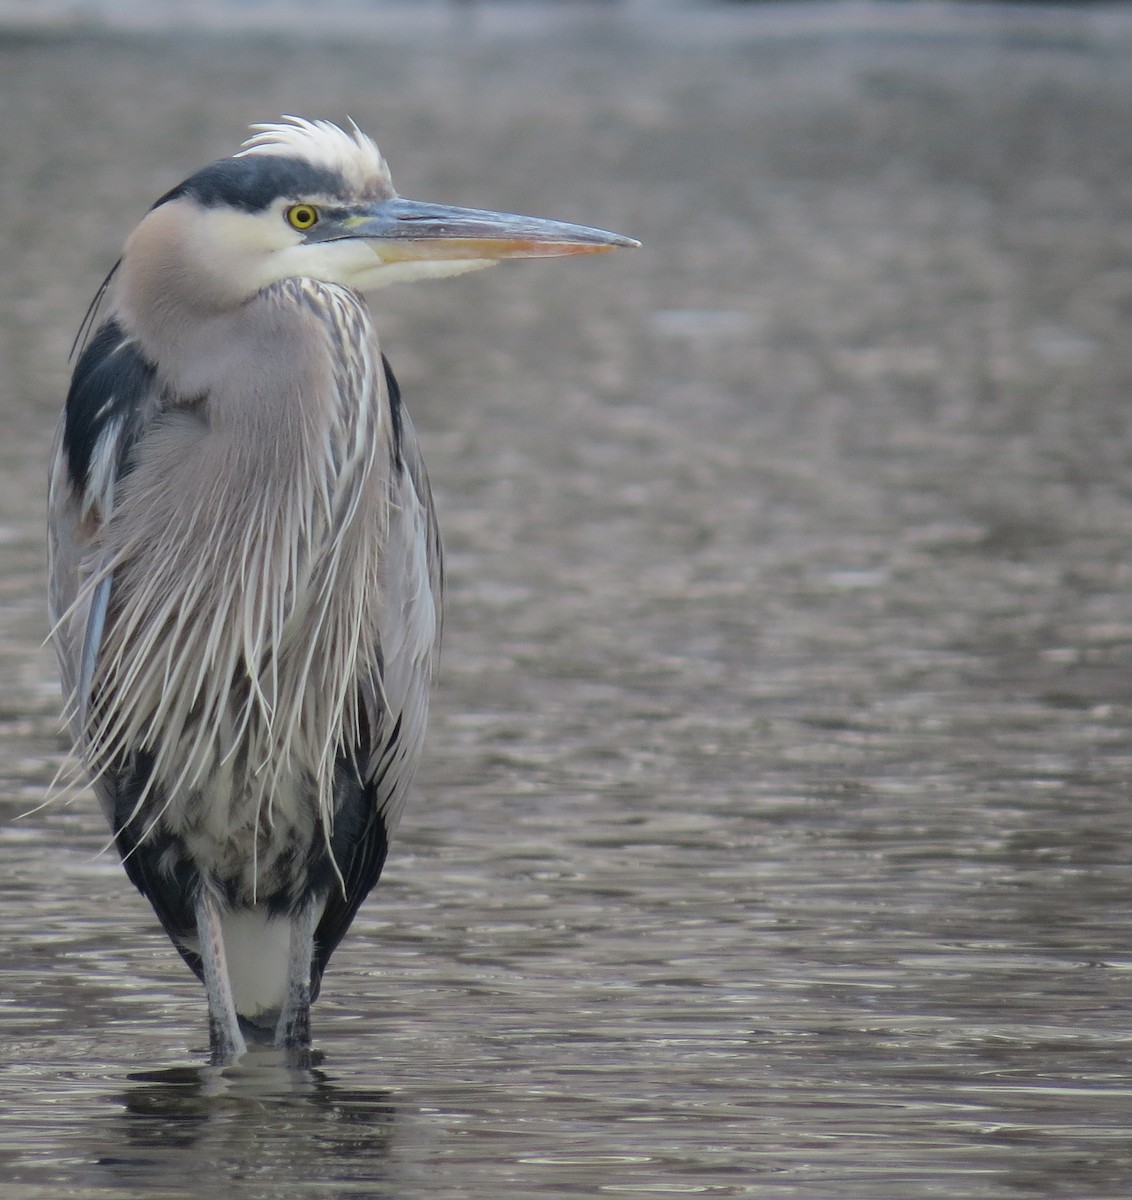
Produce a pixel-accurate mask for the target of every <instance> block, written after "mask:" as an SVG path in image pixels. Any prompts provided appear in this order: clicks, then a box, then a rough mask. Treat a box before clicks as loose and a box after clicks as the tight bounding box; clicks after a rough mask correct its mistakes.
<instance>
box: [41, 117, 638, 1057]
mask: <svg viewBox="0 0 1132 1200" xmlns="http://www.w3.org/2000/svg"><path fill="white" fill-rule="evenodd" d="M255 129H256V132H255V134H254V136H253V137H252V138H251V139H250V141H249V142H248V143H245V147H244V149H243V151H242V152H241V154H240V155H238V156H236V157H235V158H231V159H224V160H221V161H220V162H218V163H214V164H212V165H211V166H209V167H206V168H204V169H203V170H201V171H200V172H198V173H197V174H196V175H194V176H191V177H190V178H189V179H188V180H186V181H185V182H184V183H183V184H181V185H179V186H178V187H177V188H174V189H172V190H171V191H170V192H168V193H167V194H166V195H165V196H163V197H162V198H161V199H160V200H159V201H158V202H157V203H156V204H155V205H154V206H153V208H152V209H151V210H150V212H149V214H148V215H147V216H146V218H145V219H144V220H143V221H142V222H141V224H140V225H139V226H138V228H137V229H136V230H135V232H134V233H133V234H132V235H131V237H130V239H129V240H128V241H127V243H126V247H125V251H124V254H123V258H122V260H121V262H120V263H119V265H118V267H117V268H116V269H115V272H112V275H113V276H114V278H113V280H112V281H111V284H110V287H109V290H108V315H107V317H106V319H105V321H104V322H103V323H102V324H101V325H100V326H98V328H97V329H95V330H94V331H93V333H92V334H91V336H90V338H89V340H88V342H87V344H86V346H85V348H84V349H83V350H82V352H81V354H80V356H79V358H78V361H77V363H76V367H75V371H74V377H73V380H72V384H71V389H70V393H69V395H68V398H67V403H66V408H65V412H64V417H63V421H62V423H61V426H60V431H59V435H58V438H57V443H56V452H55V457H54V463H53V468H52V477H51V488H50V552H51V609H52V618H53V622H54V640H55V645H56V649H57V651H58V655H59V660H60V664H61V670H62V675H63V681H64V687H65V689H66V691H67V692H68V694H69V707H68V719H69V724H70V728H71V732H72V735H73V737H74V740H75V744H76V748H77V750H78V752H79V754H80V756H81V758H82V760H83V763H84V765H85V767H86V769H87V771H88V773H89V775H90V777H91V779H92V781H93V785H94V789H95V792H96V793H97V795H98V798H99V801H100V803H101V806H102V809H103V812H104V814H105V816H106V818H107V821H108V822H109V824H110V826H111V829H112V830H113V834H114V838H115V841H116V844H117V848H118V850H119V852H120V853H121V855H122V858H123V862H124V865H125V867H126V871H127V873H128V874H129V876H130V878H131V879H132V881H133V882H134V883H135V884H136V885H137V887H138V888H139V889H140V890H141V891H142V892H143V893H144V894H145V895H146V896H147V898H148V899H149V900H150V902H151V904H152V905H153V907H154V910H155V911H156V913H157V915H158V917H159V918H160V920H161V922H162V924H163V926H164V927H165V929H166V931H167V932H168V934H169V936H170V937H171V939H172V940H173V943H174V945H175V946H176V947H177V949H178V950H179V951H180V953H181V955H182V956H183V957H184V959H185V961H186V962H187V963H188V964H189V966H190V967H191V968H192V969H193V970H194V971H195V972H196V973H197V975H198V976H199V977H200V978H202V980H203V981H204V983H205V986H206V990H207V993H208V1000H209V1016H210V1030H211V1041H212V1048H213V1055H214V1058H215V1059H217V1060H218V1061H228V1060H230V1059H232V1058H234V1057H236V1056H238V1054H239V1053H241V1052H242V1050H243V1048H244V1038H245V1037H246V1036H248V1035H251V1036H255V1037H262V1038H265V1039H270V1040H274V1041H275V1042H276V1044H278V1045H280V1046H282V1047H285V1048H288V1049H292V1050H294V1049H299V1050H301V1049H302V1048H303V1047H305V1045H306V1044H307V1043H308V1041H309V1025H308V1009H309V1004H310V1001H311V1000H312V999H313V998H314V997H315V996H317V994H318V990H319V985H320V981H321V978H322V973H323V970H324V969H325V967H326V964H327V961H328V960H329V958H330V955H331V954H332V952H333V950H334V948H335V947H336V946H337V945H338V943H339V941H340V940H341V938H342V936H343V934H344V933H345V932H346V929H347V928H348V926H349V924H350V922H351V921H352V920H353V917H354V915H355V913H356V911H357V908H358V905H359V904H360V903H361V901H362V900H363V899H364V898H365V896H366V895H367V893H368V892H369V891H370V889H371V888H372V887H373V885H374V884H375V883H376V882H377V879H378V877H379V875H380V873H381V869H382V866H383V864H384V861H385V856H386V852H387V849H388V844H389V839H390V837H391V835H392V833H393V830H394V828H395V827H396V824H397V821H398V819H399V817H400V815H401V811H402V808H403V806H404V803H405V800H406V796H407V793H408V789H409V786H410V783H411V781H412V777H413V773H414V771H415V769H416V765H417V762H418V760H419V757H420V753H421V747H422V743H423V739H424V732H425V725H426V720H427V710H428V690H429V683H430V679H431V675H432V671H433V666H434V662H435V657H436V647H437V640H438V633H439V628H440V607H441V596H442V570H441V551H440V538H439V534H438V531H437V525H436V517H435V513H434V509H433V504H432V498H431V494H430V491H429V485H428V480H427V476H426V474H425V470H424V466H423V464H422V462H421V459H420V454H419V450H418V446H417V441H416V437H415V434H414V431H413V427H412V423H411V421H410V420H409V418H408V416H407V414H406V413H405V412H404V410H403V408H402V405H401V400H400V395H399V392H398V389H397V385H396V383H395V381H394V378H393V375H392V372H391V370H390V368H389V365H388V362H387V361H386V360H385V359H384V357H383V355H382V352H381V349H380V347H379V343H378V339H377V334H376V332H375V330H374V326H373V323H372V319H371V316H370V312H369V309H368V307H367V305H366V303H365V301H364V300H363V299H362V297H361V295H360V291H361V290H363V289H367V290H368V289H371V288H374V287H379V286H382V285H384V284H385V283H387V282H393V281H396V280H399V279H412V278H430V277H436V276H440V275H446V274H455V273H458V272H460V271H465V270H474V269H477V268H479V267H482V266H488V265H490V264H491V263H492V262H493V261H496V260H497V259H499V258H503V257H527V256H534V255H539V256H542V255H548V254H566V253H582V252H587V251H595V250H601V249H609V248H612V247H613V246H615V245H625V244H631V243H628V242H627V241H626V240H625V239H620V238H616V237H615V236H614V235H608V234H603V233H601V232H600V231H594V230H587V229H584V228H580V227H575V226H564V225H560V224H557V223H554V222H539V221H535V220H533V219H531V218H518V217H511V216H509V215H506V214H491V213H480V212H477V211H476V210H464V209H447V208H443V207H440V206H435V205H426V204H418V203H416V202H413V201H406V200H402V199H401V198H400V197H398V196H397V195H396V194H395V193H394V191H393V188H392V185H391V182H390V179H389V173H388V170H387V168H386V166H385V163H384V160H383V159H382V158H381V156H380V154H379V153H378V151H377V148H376V146H375V145H374V144H373V143H372V142H371V141H370V140H369V139H368V138H366V137H365V136H364V135H363V134H361V133H360V132H359V131H358V130H357V129H356V128H353V129H350V130H343V129H339V128H337V127H335V126H331V125H328V124H326V123H322V122H317V123H311V122H306V121H301V120H298V119H294V118H288V119H286V120H284V121H283V122H281V123H280V124H278V125H269V126H258V127H255Z"/></svg>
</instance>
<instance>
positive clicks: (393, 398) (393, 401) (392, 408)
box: [381, 354, 405, 463]
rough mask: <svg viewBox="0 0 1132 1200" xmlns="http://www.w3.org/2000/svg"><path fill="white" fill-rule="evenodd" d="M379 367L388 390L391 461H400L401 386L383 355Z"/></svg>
mask: <svg viewBox="0 0 1132 1200" xmlns="http://www.w3.org/2000/svg"><path fill="white" fill-rule="evenodd" d="M381 365H382V366H383V367H384V368H385V386H386V387H387V388H388V389H389V415H390V417H391V418H392V420H393V461H394V462H395V463H399V462H400V461H401V439H402V437H403V436H404V424H405V422H404V419H403V416H402V412H401V385H400V384H399V383H398V382H397V377H396V376H395V375H394V374H393V368H392V367H391V366H390V365H389V359H387V358H386V357H385V355H384V354H383V355H382V356H381Z"/></svg>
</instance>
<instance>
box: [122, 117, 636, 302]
mask: <svg viewBox="0 0 1132 1200" xmlns="http://www.w3.org/2000/svg"><path fill="white" fill-rule="evenodd" d="M252 130H253V135H252V137H250V138H249V139H248V140H247V141H246V142H245V143H244V145H243V148H242V149H241V150H240V151H239V153H237V154H236V155H235V156H234V157H232V158H226V159H221V160H220V161H218V162H215V163H212V164H211V165H209V166H207V167H204V168H202V169H201V170H200V171H197V172H196V174H194V175H191V176H190V177H189V178H188V179H186V180H185V181H184V182H183V183H181V184H179V185H178V186H177V187H175V188H173V189H172V190H171V191H169V192H168V193H166V194H165V195H164V196H163V197H161V199H160V200H158V201H157V203H156V204H155V205H154V206H153V208H152V209H151V210H150V212H149V213H148V215H147V216H146V218H145V219H144V220H143V221H142V223H141V224H140V225H139V226H138V228H137V229H136V230H135V232H134V234H133V235H132V236H131V238H130V240H129V241H128V242H127V244H126V251H125V256H124V266H125V268H126V274H127V275H129V274H130V273H131V271H130V267H131V259H133V260H134V261H135V262H138V263H140V264H143V270H145V271H146V273H147V274H150V275H152V276H156V277H160V278H161V280H162V287H163V288H170V289H177V290H178V291H179V292H180V294H179V295H178V297H177V299H178V302H179V303H181V304H189V305H190V306H193V307H197V308H200V309H213V310H215V309H216V308H225V307H229V306H231V305H234V304H239V303H241V302H242V301H243V300H246V299H248V298H249V297H251V296H252V295H254V294H255V293H256V292H258V291H260V290H261V289H262V288H264V287H266V286H268V285H269V284H271V283H274V282H276V281H278V280H280V279H288V278H292V277H305V278H313V279H318V280H321V281H323V282H326V283H338V284H343V285H345V286H347V287H352V288H356V289H358V290H363V291H364V290H368V289H372V288H378V287H383V286H384V285H386V284H389V283H395V282H397V281H398V280H404V279H410V280H411V279H428V278H436V277H438V276H445V275H457V274H461V273H463V272H465V271H475V270H478V269H480V268H482V267H488V266H491V265H492V264H493V263H495V262H498V261H500V260H502V259H505V258H544V257H555V256H560V255H568V254H593V253H599V252H601V251H605V250H613V249H616V248H617V247H620V246H636V245H637V244H638V243H636V242H634V241H632V240H631V239H629V238H624V237H620V236H618V235H617V234H613V233H606V232H604V231H602V230H599V229H589V228H586V227H584V226H579V225H567V224H563V223H561V222H557V221H547V220H542V219H538V218H534V217H524V216H518V215H515V214H511V213H498V212H487V211H483V210H479V209H470V208H452V207H448V206H445V205H439V204H428V203H423V202H420V201H416V200H406V199H404V198H403V197H401V196H398V195H397V193H396V192H395V191H394V190H393V185H392V182H391V180H390V175H389V168H388V167H387V166H386V164H385V160H384V158H382V156H381V153H380V152H379V150H378V148H377V146H376V145H375V143H374V142H373V141H372V140H371V139H370V138H369V137H367V136H366V135H365V134H364V133H362V132H361V130H360V129H358V127H357V126H356V125H353V124H352V123H351V127H350V128H349V129H343V128H340V127H339V126H337V125H332V124H331V123H329V122H327V121H307V120H304V119H302V118H299V117H285V118H284V119H283V120H282V121H280V122H278V123H274V124H264V125H253V126H252ZM151 302H153V303H160V296H157V297H153V298H152V299H151Z"/></svg>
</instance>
